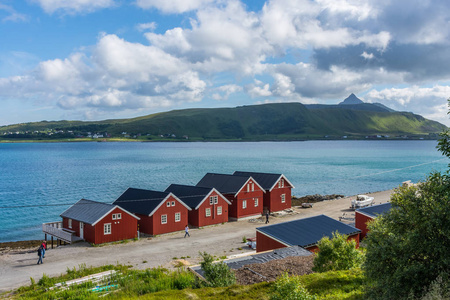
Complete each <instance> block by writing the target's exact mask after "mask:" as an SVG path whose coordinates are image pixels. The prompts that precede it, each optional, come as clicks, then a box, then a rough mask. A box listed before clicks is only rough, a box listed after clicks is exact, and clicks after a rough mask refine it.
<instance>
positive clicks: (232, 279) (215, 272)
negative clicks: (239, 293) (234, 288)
mask: <svg viewBox="0 0 450 300" xmlns="http://www.w3.org/2000/svg"><path fill="white" fill-rule="evenodd" d="M200 256H201V257H202V258H203V261H202V262H201V263H200V266H201V268H202V270H203V272H205V279H206V280H207V281H208V282H209V284H210V285H211V286H213V287H225V286H230V285H232V284H235V283H236V276H235V275H234V273H233V271H231V270H230V269H229V268H228V266H227V265H226V264H225V263H223V262H218V263H213V261H214V258H213V257H212V256H211V255H210V254H208V253H206V252H200Z"/></svg>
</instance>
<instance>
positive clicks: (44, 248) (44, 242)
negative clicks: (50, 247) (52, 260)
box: [41, 241, 47, 258]
mask: <svg viewBox="0 0 450 300" xmlns="http://www.w3.org/2000/svg"><path fill="white" fill-rule="evenodd" d="M41 247H42V258H45V251H46V250H47V242H46V241H43V242H42V245H41Z"/></svg>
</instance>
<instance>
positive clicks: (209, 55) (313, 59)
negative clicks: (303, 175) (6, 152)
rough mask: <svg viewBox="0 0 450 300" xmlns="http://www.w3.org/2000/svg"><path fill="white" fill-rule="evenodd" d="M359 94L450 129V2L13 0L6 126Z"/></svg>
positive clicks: (4, 11)
mask: <svg viewBox="0 0 450 300" xmlns="http://www.w3.org/2000/svg"><path fill="white" fill-rule="evenodd" d="M351 93H354V94H355V95H356V96H358V97H359V98H360V99H362V100H363V101H365V102H371V103H373V102H379V103H382V104H384V105H386V106H388V107H390V108H392V109H395V110H398V111H408V112H413V113H416V114H420V115H422V116H424V117H426V118H429V119H432V120H436V121H439V122H441V123H443V124H445V125H447V126H450V120H449V116H448V115H447V111H448V105H447V99H449V98H450V1H448V0H366V1H364V0H315V1H309V0H298V1H295V0H268V1H265V2H264V1H259V0H248V1H235V0H229V1H222V0H128V1H126V0H0V126H1V125H8V124H16V123H23V122H34V121H42V120H48V121H52V120H104V119H116V118H131V117H138V116H143V115H148V114H152V113H156V112H163V111H169V110H174V109H185V108H214V107H236V106H242V105H255V104H263V103H278V102H300V103H303V104H312V103H320V104H337V103H339V102H341V101H342V100H343V99H345V98H346V97H347V96H349V95H350V94H351Z"/></svg>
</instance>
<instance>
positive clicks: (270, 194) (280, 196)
mask: <svg viewBox="0 0 450 300" xmlns="http://www.w3.org/2000/svg"><path fill="white" fill-rule="evenodd" d="M233 175H236V176H251V177H252V178H254V179H255V180H256V182H258V184H259V185H260V186H262V187H263V189H264V190H265V191H266V193H265V194H264V210H269V211H271V212H273V211H280V210H283V209H287V208H291V204H292V203H291V196H292V194H291V190H292V189H293V188H294V185H293V184H292V183H291V182H290V181H289V180H288V179H287V178H286V176H284V175H283V174H274V173H259V172H241V171H236V172H234V173H233Z"/></svg>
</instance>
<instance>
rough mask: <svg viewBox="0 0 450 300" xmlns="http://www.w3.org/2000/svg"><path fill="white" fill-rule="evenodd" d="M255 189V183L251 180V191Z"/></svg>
mask: <svg viewBox="0 0 450 300" xmlns="http://www.w3.org/2000/svg"><path fill="white" fill-rule="evenodd" d="M254 191H255V184H254V183H253V182H252V192H254Z"/></svg>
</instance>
